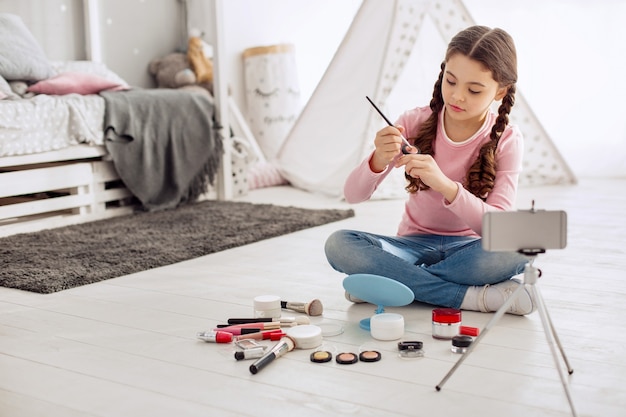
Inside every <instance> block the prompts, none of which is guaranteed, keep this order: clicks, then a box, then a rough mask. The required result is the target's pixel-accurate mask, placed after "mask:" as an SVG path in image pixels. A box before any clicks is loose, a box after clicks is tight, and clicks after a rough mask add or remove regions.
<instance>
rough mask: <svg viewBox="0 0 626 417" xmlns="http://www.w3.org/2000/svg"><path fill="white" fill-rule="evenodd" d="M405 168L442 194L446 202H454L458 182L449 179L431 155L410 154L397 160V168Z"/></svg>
mask: <svg viewBox="0 0 626 417" xmlns="http://www.w3.org/2000/svg"><path fill="white" fill-rule="evenodd" d="M401 166H404V171H405V172H406V173H407V174H408V175H409V176H411V177H413V178H419V179H421V180H422V182H423V183H424V184H426V185H427V186H429V187H430V188H431V189H432V190H434V191H437V192H439V193H441V194H442V195H443V196H444V197H445V198H446V200H448V201H452V200H454V198H455V197H456V194H457V192H458V185H457V183H456V182H454V181H452V180H451V179H450V178H448V177H447V176H446V175H445V174H444V173H443V172H442V171H441V169H440V168H439V165H437V162H435V160H434V159H433V157H432V156H431V155H425V154H409V155H402V156H401V157H400V158H398V159H397V161H396V164H395V167H396V168H399V167H401Z"/></svg>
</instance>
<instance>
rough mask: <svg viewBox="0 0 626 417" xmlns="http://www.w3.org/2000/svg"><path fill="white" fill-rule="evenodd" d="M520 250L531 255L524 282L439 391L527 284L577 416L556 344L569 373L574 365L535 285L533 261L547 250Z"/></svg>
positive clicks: (458, 363) (457, 363)
mask: <svg viewBox="0 0 626 417" xmlns="http://www.w3.org/2000/svg"><path fill="white" fill-rule="evenodd" d="M519 252H520V253H522V254H524V255H526V256H527V257H529V261H528V263H527V264H526V266H525V267H524V282H522V283H521V284H520V285H519V287H518V288H517V289H515V291H514V292H513V294H512V295H511V297H509V299H508V300H506V302H505V303H504V304H503V305H502V307H500V309H499V310H498V311H497V312H496V313H495V314H494V316H493V317H492V318H491V320H489V322H488V323H487V325H486V326H485V328H484V329H483V330H482V331H481V332H480V335H478V337H477V338H476V340H475V341H474V343H472V344H471V345H470V346H469V347H468V349H467V351H466V352H465V353H464V354H463V356H461V358H460V359H459V360H458V361H457V362H456V363H455V364H454V366H453V367H452V369H450V371H448V373H447V374H446V376H444V377H443V379H442V380H441V382H439V384H438V385H437V386H436V388H437V391H441V388H442V387H443V384H445V383H446V381H447V380H448V379H449V378H450V377H451V376H452V374H453V373H454V372H455V371H456V369H457V368H458V367H459V366H461V364H462V363H463V362H464V361H465V359H467V357H468V356H469V355H470V353H472V351H473V350H474V348H475V347H476V346H477V345H478V343H480V341H481V340H482V338H483V337H484V336H485V335H486V334H487V332H489V329H491V327H493V326H494V325H495V324H496V323H497V322H498V320H500V318H501V317H502V316H503V315H504V313H505V312H506V311H507V310H508V309H509V307H510V306H511V305H512V304H513V302H514V301H515V300H516V299H517V297H519V296H520V295H521V292H522V291H523V289H524V285H525V284H526V285H528V287H529V291H530V292H531V295H532V297H533V299H534V300H536V303H537V312H538V313H539V316H540V318H541V323H542V324H543V331H544V333H545V335H546V339H547V340H548V345H549V346H550V350H551V351H552V357H553V358H554V364H555V366H556V369H557V371H558V373H559V377H560V378H561V384H562V385H563V389H564V390H565V396H566V397H567V401H568V402H569V405H570V408H571V410H572V415H573V416H574V417H576V410H575V409H574V403H573V401H572V396H571V394H570V391H569V385H568V381H567V379H566V378H567V377H566V375H565V372H564V370H563V368H562V367H561V364H560V362H559V357H558V354H557V352H556V347H555V344H556V346H557V347H558V348H559V351H560V352H561V356H562V358H563V362H564V363H565V367H566V369H567V373H568V374H570V375H571V374H572V373H573V372H574V369H572V367H571V366H570V364H569V361H568V360H567V357H566V356H565V351H564V350H563V346H562V345H561V341H560V340H559V337H558V335H557V333H556V330H555V328H554V325H553V324H552V320H551V319H550V315H549V314H548V309H547V308H546V305H545V304H544V301H543V297H542V296H541V293H540V292H539V289H538V288H537V286H536V285H535V284H536V283H537V279H538V278H539V277H540V276H541V273H540V270H539V269H537V268H536V267H534V266H533V262H534V260H535V258H536V257H537V255H538V254H540V253H544V252H545V250H544V249H521V250H519Z"/></svg>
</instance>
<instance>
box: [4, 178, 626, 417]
mask: <svg viewBox="0 0 626 417" xmlns="http://www.w3.org/2000/svg"><path fill="white" fill-rule="evenodd" d="M625 189H626V179H608V180H607V179H585V180H581V181H580V183H579V184H577V185H575V186H549V187H545V186H544V187H527V188H522V189H521V190H520V194H519V198H518V203H517V206H518V208H520V209H526V208H530V206H531V204H532V201H533V200H534V202H535V208H537V209H548V210H565V211H566V212H567V215H568V245H567V247H566V248H565V249H563V250H557V251H549V252H548V253H546V254H545V255H540V256H538V257H537V259H536V261H535V265H536V266H537V267H539V268H540V269H541V270H542V277H541V278H540V280H539V284H538V288H539V289H540V291H541V294H542V295H543V298H544V300H545V302H546V305H547V307H548V310H549V312H550V315H551V318H552V320H553V322H554V324H555V327H556V329H557V332H558V335H559V337H560V339H561V342H562V343H563V346H564V348H565V352H566V354H567V356H568V358H569V360H570V362H571V364H572V366H573V368H574V373H573V374H572V375H571V376H568V380H569V384H570V389H571V393H572V396H573V400H574V404H575V407H576V410H577V412H578V415H579V416H589V417H591V416H602V417H611V416H615V417H617V416H620V417H621V416H623V410H624V409H626V362H625V361H624V357H626V334H625V333H624V332H623V331H622V330H623V324H622V319H621V317H623V316H624V315H625V314H626V280H625V279H624V278H626V272H624V271H626V249H625V248H624V245H623V242H624V237H625V236H626V221H624V217H623V213H626V196H625V194H624V190H625ZM241 199H242V200H243V201H251V202H256V203H273V204H283V205H295V206H300V207H311V208H346V207H348V205H347V204H346V203H345V202H343V201H340V200H336V199H331V198H328V197H324V196H321V195H315V194H311V193H306V192H303V191H300V190H296V189H294V188H291V187H286V186H285V187H272V188H267V189H261V190H254V191H252V192H250V193H249V194H248V195H247V196H244V197H242V198H241ZM402 206H403V202H402V201H401V200H379V201H371V202H367V203H362V204H359V205H355V206H351V207H352V208H354V209H355V211H356V216H355V217H354V218H351V219H347V220H343V221H341V222H336V223H331V224H328V225H323V226H319V227H315V228H311V229H307V230H303V231H299V232H296V233H291V234H289V235H285V236H281V237H277V238H273V239H268V240H265V241H261V242H257V243H253V244H250V245H246V246H243V247H239V248H234V249H230V250H227V251H224V252H219V253H216V254H212V255H208V256H204V257H200V258H197V259H192V260H189V261H185V262H181V263H178V264H175V265H169V266H166V267H162V268H157V269H153V270H149V271H144V272H140V273H136V274H132V275H128V276H124V277H119V278H115V279H111V280H107V281H103V282H100V283H96V284H91V285H87V286H83V287H78V288H73V289H70V290H66V291H62V292H58V293H55V294H48V295H41V294H33V293H28V292H23V291H18V290H12V289H6V288H0V416H2V417H4V416H7V417H8V416H10V417H22V416H29V417H30V416H39V415H46V416H47V417H57V416H58V417H61V416H62V417H75V416H86V417H92V416H93V417H96V416H98V417H105V416H106V417H109V416H110V417H120V416H133V417H135V416H139V415H151V416H168V417H169V416H172V415H176V416H206V415H212V416H213V415H215V416H255V417H256V416H260V415H274V416H291V415H298V416H316V417H318V416H350V415H358V416H376V417H380V416H415V415H428V416H435V417H436V416H451V415H455V414H465V415H472V416H473V415H480V416H482V417H496V416H497V417H501V416H504V415H506V416H511V417H515V416H520V417H522V416H523V417H528V416H569V415H571V411H570V408H569V405H568V403H567V400H566V397H565V394H564V391H563V387H562V386H561V382H560V379H559V376H558V373H557V370H556V368H555V364H554V358H553V357H552V355H551V352H550V349H549V345H548V343H547V341H546V337H545V334H544V332H543V328H542V323H541V320H540V318H539V315H538V314H537V313H535V314H532V315H530V316H527V317H517V316H510V315H505V316H504V317H503V318H502V319H501V320H500V321H499V322H498V323H497V325H496V326H495V327H493V328H492V329H491V330H490V332H489V334H487V335H486V336H485V338H484V339H483V341H482V342H481V344H480V345H479V346H477V347H476V349H475V351H474V353H472V355H470V357H468V358H467V360H466V361H465V363H463V365H461V367H459V369H458V370H457V372H456V373H455V374H454V375H453V376H452V377H451V378H450V379H449V380H448V381H447V383H446V384H445V386H444V387H443V389H442V390H441V391H440V392H437V391H436V390H435V386H436V385H437V384H438V383H439V382H440V380H441V379H442V378H443V376H444V375H445V374H446V373H447V372H448V370H449V369H450V368H451V367H452V366H453V364H454V363H455V361H456V360H458V358H459V356H458V355H456V354H453V353H452V352H450V350H449V342H445V341H439V340H435V339H433V338H432V337H431V323H430V314H431V310H432V306H428V305H423V304H419V303H413V304H411V305H410V306H405V307H396V308H387V309H386V311H388V312H397V313H400V314H402V315H403V316H404V318H405V322H406V326H405V335H404V338H403V339H405V340H409V339H417V340H422V341H423V342H424V350H425V356H424V357H423V358H418V359H404V358H400V357H398V354H397V353H398V352H397V349H396V343H397V342H396V341H378V340H375V339H373V338H371V337H370V335H369V334H368V333H367V332H365V331H363V330H361V329H360V328H359V326H358V322H359V320H361V319H362V318H364V317H369V316H371V315H372V314H373V312H374V311H373V310H374V307H373V306H372V305H369V304H360V305H353V304H351V303H349V302H348V301H346V300H345V298H344V296H343V289H342V286H341V280H342V275H341V274H339V273H337V272H335V271H333V270H332V269H331V268H330V267H329V266H328V264H327V263H326V261H325V257H324V253H323V243H324V240H325V239H326V237H327V236H328V235H329V234H330V233H331V232H332V231H334V230H336V229H338V228H355V229H364V230H369V231H373V232H380V233H388V234H393V233H394V232H395V228H396V225H397V222H398V220H399V216H400V213H401V210H402ZM261 294H277V295H279V296H281V298H283V299H284V300H289V301H304V302H306V301H310V300H312V299H313V298H318V299H320V300H321V301H322V302H323V304H324V314H323V316H321V317H312V318H311V321H312V323H313V324H318V325H321V326H340V327H341V328H342V329H343V333H342V334H340V335H337V336H333V337H326V338H324V342H323V345H322V347H321V348H323V349H326V350H329V351H331V352H333V353H335V354H337V353H339V352H344V351H349V352H356V353H358V352H359V351H360V350H364V349H377V350H379V351H381V352H382V354H383V358H382V360H381V361H379V362H376V363H364V362H358V363H356V364H354V365H349V366H348V365H339V364H336V363H335V362H334V361H333V362H329V363H326V364H314V363H312V362H310V361H309V355H310V353H311V350H302V349H296V350H294V351H293V352H290V353H288V354H286V355H285V356H284V357H281V358H279V359H277V360H276V361H275V363H272V364H271V365H270V366H268V367H267V368H265V369H264V370H263V371H262V372H259V373H258V374H257V375H252V374H251V373H250V372H249V370H248V367H249V365H250V363H251V361H236V360H235V359H234V357H233V353H234V347H233V346H232V345H231V344H212V343H203V342H201V341H198V340H197V339H196V337H195V334H196V332H198V331H201V330H209V329H212V328H213V327H215V326H216V325H217V324H219V323H223V322H224V321H225V320H226V319H227V318H228V317H235V316H250V315H251V314H252V299H253V298H254V297H255V296H257V295H261ZM283 314H284V315H299V314H298V313H294V312H288V311H284V312H283ZM491 317H492V314H484V313H476V312H464V313H463V323H464V324H466V325H471V326H476V327H484V325H485V324H486V323H487V322H488V321H489V319H490V318H491Z"/></svg>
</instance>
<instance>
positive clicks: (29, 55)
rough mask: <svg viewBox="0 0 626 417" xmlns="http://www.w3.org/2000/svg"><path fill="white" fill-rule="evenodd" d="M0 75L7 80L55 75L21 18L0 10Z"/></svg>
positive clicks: (44, 77) (37, 79) (43, 78)
mask: <svg viewBox="0 0 626 417" xmlns="http://www.w3.org/2000/svg"><path fill="white" fill-rule="evenodd" d="M0 75H1V76H2V77H4V78H5V79H7V80H9V81H12V80H25V81H39V80H45V79H46V78H49V77H51V76H53V75H55V73H54V70H53V69H52V67H51V66H50V63H49V62H48V59H47V58H46V54H45V53H44V52H43V49H42V48H41V46H39V44H38V43H37V41H36V40H35V37H34V36H33V35H32V34H31V33H30V31H29V30H28V28H27V27H26V25H25V24H24V22H22V19H21V18H20V17H19V16H17V15H14V14H10V13H0Z"/></svg>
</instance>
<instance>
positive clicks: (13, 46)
mask: <svg viewBox="0 0 626 417" xmlns="http://www.w3.org/2000/svg"><path fill="white" fill-rule="evenodd" d="M147 95H152V96H147ZM156 95H158V97H157V96H156ZM191 96H193V97H191ZM200 96H201V94H199V93H191V92H179V91H174V90H172V91H170V92H166V91H157V90H149V89H146V90H142V89H135V88H130V87H129V86H128V84H127V83H126V82H125V81H124V80H123V79H121V78H120V77H119V76H118V75H117V74H115V73H113V72H112V71H110V70H109V69H108V68H107V67H106V65H104V64H102V63H98V62H92V61H65V62H62V61H55V62H50V61H48V60H47V58H46V57H45V55H44V54H43V51H42V49H41V48H40V47H39V45H37V43H36V41H35V40H34V38H33V37H32V35H31V34H30V32H29V31H28V29H27V28H26V27H25V25H24V24H23V23H22V22H21V20H20V18H19V17H17V16H15V15H11V14H6V13H4V14H0V236H7V235H10V234H15V233H21V232H30V231H36V230H41V229H45V228H51V227H59V226H64V225H69V224H76V223H82V222H86V221H93V220H98V219H105V218H109V217H113V216H118V215H123V214H128V213H131V212H132V211H134V210H136V209H137V208H140V209H149V210H158V209H164V208H173V207H175V206H176V205H177V204H182V203H185V202H187V201H189V200H190V199H197V198H200V196H202V198H212V196H214V195H215V187H214V186H213V184H214V183H215V176H216V175H217V165H219V163H220V160H221V157H222V148H221V138H219V135H217V134H216V132H215V129H212V127H213V116H214V114H213V112H212V109H213V104H212V101H211V98H210V95H209V94H208V93H207V96H208V97H200ZM172 100H187V101H185V103H188V102H189V103H191V104H189V105H187V104H185V105H184V106H185V107H186V108H185V112H184V113H188V112H189V111H190V110H189V109H190V106H193V109H194V111H197V112H198V114H201V115H202V116H203V117H197V118H195V119H202V120H199V123H203V124H202V125H199V126H197V127H196V129H195V130H196V132H192V131H182V128H180V126H181V125H184V124H185V123H187V124H188V123H189V121H188V120H184V121H180V122H178V125H177V126H178V128H179V130H181V131H180V132H179V134H180V135H181V137H184V139H185V141H186V143H185V144H184V146H182V148H185V147H188V148H189V149H188V152H190V153H191V154H194V153H198V152H197V149H200V147H202V148H203V150H202V152H204V153H205V154H204V157H205V159H207V154H210V160H211V163H210V165H211V169H210V170H207V164H208V160H207V161H203V162H204V163H203V164H202V170H199V169H195V168H194V169H195V171H197V172H195V173H194V174H193V175H192V177H193V181H190V180H189V178H184V179H181V180H179V178H178V176H177V175H178V173H179V171H180V172H183V171H184V170H181V169H178V170H177V169H175V168H174V169H173V170H172V169H171V167H172V166H173V165H172V164H175V163H177V164H179V166H180V164H184V163H188V161H173V159H175V158H179V156H178V154H179V152H177V151H175V150H172V148H173V145H172V144H171V143H169V144H165V145H159V146H160V147H161V148H162V150H161V151H160V153H163V154H164V155H160V156H159V158H160V159H159V160H156V159H155V158H154V157H153V156H151V154H148V153H147V151H146V149H148V148H150V147H155V146H154V145H155V143H160V142H156V139H155V142H154V143H152V142H150V143H148V138H149V135H150V134H152V133H151V132H155V131H156V132H158V131H160V130H162V128H165V129H169V128H170V127H169V126H166V127H163V126H156V127H154V126H152V125H151V124H150V123H148V121H147V120H148V116H147V113H145V112H144V113H141V112H142V111H144V110H142V109H143V107H142V106H144V107H145V105H146V104H145V103H152V102H158V103H162V104H159V105H162V106H166V105H169V106H172V103H171V101H172ZM142 103H144V104H142ZM173 106H174V107H175V106H178V107H180V104H179V103H174V104H173ZM145 111H146V112H150V111H152V110H145ZM159 111H161V112H162V113H163V112H168V111H169V114H171V117H167V118H163V117H162V118H161V119H168V120H170V121H171V120H173V121H176V120H177V117H178V116H177V114H182V113H183V112H180V111H177V112H173V111H171V110H167V109H164V108H162V109H159ZM138 112H139V113H138ZM127 114H133V115H135V114H138V115H139V116H137V117H132V118H131V117H127V118H126V120H121V119H124V117H123V116H125V115H127ZM181 117H184V114H183V115H182V116H181ZM195 119H194V120H195ZM140 120H141V121H144V123H143V124H139V123H138V121H140ZM114 123H116V124H114ZM131 128H132V129H135V133H132V135H131V133H129V130H128V129H131ZM200 129H203V130H202V131H201V132H200V131H199V130H200ZM207 130H208V131H207ZM157 134H158V133H154V135H157ZM170 134H171V133H170ZM144 136H145V138H144ZM129 137H130V138H131V139H132V140H128V138H129ZM190 137H191V139H190ZM159 140H161V139H159ZM190 140H192V141H193V142H191V143H192V144H194V146H196V148H194V147H193V146H191V145H190ZM202 141H205V142H202ZM138 143H143V146H141V147H139V146H137V144H138ZM203 143H209V144H211V146H210V147H208V149H204V148H206V146H201V145H202V144H203ZM130 145H132V147H134V148H135V149H134V150H132V152H135V153H130V152H131V150H129V149H130V148H131V146H130ZM139 148H141V149H139ZM142 149H143V151H142ZM180 149H181V148H180V147H179V151H180ZM166 150H167V152H169V153H166ZM137 152H139V153H137ZM142 152H143V153H142ZM174 157H175V158H174ZM122 164H125V165H122ZM162 165H163V166H164V167H162V169H161V171H163V172H164V173H165V174H164V175H169V177H168V178H167V181H168V182H170V183H176V184H177V185H176V186H179V188H180V187H182V188H185V187H187V188H185V189H184V190H182V191H180V190H179V191H178V194H181V195H176V196H173V197H172V198H173V199H174V200H172V199H170V200H168V202H167V204H165V205H159V204H160V203H161V200H159V202H158V203H157V204H153V201H152V202H146V200H145V197H144V196H141V194H142V193H143V191H144V189H145V188H146V187H150V186H151V184H150V180H151V178H152V177H154V172H155V170H157V171H158V170H159V167H160V166H162ZM194 166H195V165H194ZM168 170H169V171H168ZM126 171H128V172H132V173H133V175H136V176H137V177H138V178H139V180H140V181H139V184H134V183H133V181H132V179H131V178H130V177H128V176H127V177H124V172H126ZM167 172H169V174H167ZM138 173H143V175H138ZM173 173H175V174H176V175H174V174H173ZM183 174H184V175H183V176H187V177H188V176H189V175H188V174H185V173H183ZM209 174H210V175H209ZM200 179H201V180H202V181H199V180H200ZM141 181H143V182H141ZM183 182H184V184H182V185H181V184H178V183H183ZM192 182H193V184H192ZM146 184H147V185H146ZM198 184H200V185H201V186H202V187H203V190H201V191H198V190H197V186H198ZM131 185H132V186H131ZM133 187H135V188H133ZM190 187H194V191H193V192H191V193H190V192H189V189H190ZM131 190H132V191H131ZM185 193H186V194H185ZM182 194H184V195H182ZM138 196H139V198H138ZM170 197H171V196H170ZM159 198H161V197H159ZM168 198H169V197H168ZM172 201H173V202H172Z"/></svg>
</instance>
